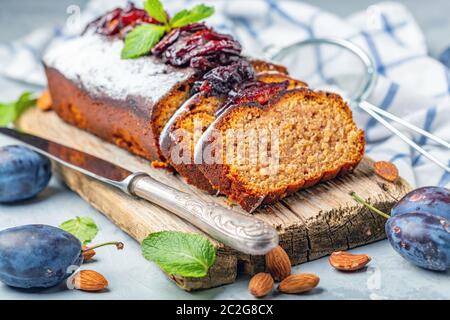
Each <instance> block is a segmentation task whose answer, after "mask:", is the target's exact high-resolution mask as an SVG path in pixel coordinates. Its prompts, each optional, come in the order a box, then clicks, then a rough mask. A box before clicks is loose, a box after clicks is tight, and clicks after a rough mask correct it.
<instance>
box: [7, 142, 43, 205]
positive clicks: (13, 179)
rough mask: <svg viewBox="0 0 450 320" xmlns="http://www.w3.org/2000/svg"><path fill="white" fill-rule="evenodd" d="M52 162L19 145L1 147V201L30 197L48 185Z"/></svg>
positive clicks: (15, 200)
mask: <svg viewBox="0 0 450 320" xmlns="http://www.w3.org/2000/svg"><path fill="white" fill-rule="evenodd" d="M51 176H52V171H51V162H50V160H49V159H47V158H46V157H44V156H42V155H40V154H38V153H37V152H34V151H32V150H31V149H29V148H26V147H24V146H19V145H10V146H5V147H2V148H0V203H11V202H17V201H21V200H26V199H30V198H32V197H34V196H36V195H37V194H38V193H40V192H41V191H42V190H44V188H45V187H46V186H47V185H48V182H49V181H50V178H51Z"/></svg>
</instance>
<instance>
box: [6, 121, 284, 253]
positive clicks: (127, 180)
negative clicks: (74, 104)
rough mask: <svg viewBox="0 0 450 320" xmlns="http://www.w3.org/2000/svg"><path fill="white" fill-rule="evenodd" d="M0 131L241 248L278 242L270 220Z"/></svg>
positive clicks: (253, 249) (262, 249)
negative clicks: (268, 221) (265, 220)
mask: <svg viewBox="0 0 450 320" xmlns="http://www.w3.org/2000/svg"><path fill="white" fill-rule="evenodd" d="M0 133H2V134H4V135H6V136H9V137H11V138H14V139H16V140H19V141H21V142H23V143H25V144H26V145H27V146H29V147H30V148H31V149H33V150H35V151H36V152H39V153H41V154H43V155H45V156H47V157H49V158H51V159H53V160H55V161H56V162H58V163H61V164H62V165H64V166H66V167H68V168H70V169H73V170H76V171H78V172H81V173H83V174H85V175H87V176H89V177H91V178H93V179H96V180H99V181H101V182H103V183H105V184H107V185H110V186H113V187H115V188H117V189H119V190H122V191H123V192H125V193H127V194H129V195H131V196H135V197H138V198H142V199H145V200H147V201H150V202H152V203H154V204H157V205H159V206H160V207H163V208H165V209H167V210H169V211H170V212H173V213H175V214H176V215H177V216H179V217H180V218H182V219H184V220H186V221H188V222H190V223H191V224H193V225H194V226H196V227H197V228H199V229H200V230H202V231H204V232H205V233H207V234H209V235H210V236H211V237H212V238H214V239H216V240H218V241H220V242H222V243H223V244H225V245H227V246H229V247H231V248H233V249H236V250H238V251H240V252H243V253H247V254H253V255H262V254H266V253H267V252H269V251H270V250H271V249H273V248H275V247H276V246H277V245H278V233H277V231H276V230H275V229H274V228H273V227H272V226H271V225H269V224H267V223H266V222H264V221H261V220H259V219H257V218H255V217H254V216H247V215H244V214H242V213H240V212H237V211H235V210H232V209H228V208H225V207H223V206H221V205H218V204H216V203H214V202H206V201H203V200H201V199H199V198H197V197H195V196H193V195H191V194H188V193H185V192H182V191H179V190H176V189H174V188H172V187H169V186H167V185H165V184H163V183H161V182H159V181H157V180H155V179H153V178H152V177H150V176H149V175H148V174H146V173H143V172H130V171H128V170H126V169H124V168H122V167H120V166H117V165H115V164H113V163H110V162H108V161H105V160H102V159H100V158H97V157H94V156H92V155H90V154H87V153H85V152H82V151H79V150H75V149H72V148H69V147H66V146H63V145H61V144H58V143H55V142H52V141H49V140H46V139H43V138H40V137H37V136H34V135H30V134H26V133H21V132H18V131H16V130H12V129H8V128H0Z"/></svg>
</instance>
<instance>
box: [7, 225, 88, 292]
mask: <svg viewBox="0 0 450 320" xmlns="http://www.w3.org/2000/svg"><path fill="white" fill-rule="evenodd" d="M82 262H83V255H82V251H81V242H80V241H79V240H78V239H77V238H75V237H74V236H73V235H72V234H70V233H68V232H66V231H64V230H62V229H59V228H55V227H52V226H48V225H41V224H34V225H24V226H20V227H14V228H9V229H6V230H3V231H0V280H1V281H2V282H4V283H5V284H7V285H9V286H12V287H17V288H48V287H52V286H55V285H57V284H59V283H60V282H61V281H63V280H64V279H66V278H67V277H69V276H70V275H71V273H72V272H73V271H75V270H76V269H77V267H78V266H80V265H81V263H82Z"/></svg>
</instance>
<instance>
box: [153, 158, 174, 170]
mask: <svg viewBox="0 0 450 320" xmlns="http://www.w3.org/2000/svg"><path fill="white" fill-rule="evenodd" d="M151 166H152V168H155V169H164V170H167V171H169V172H175V171H174V170H173V167H172V166H171V165H170V164H168V163H167V162H164V161H159V160H154V161H152V162H151Z"/></svg>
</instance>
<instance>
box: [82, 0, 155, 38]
mask: <svg viewBox="0 0 450 320" xmlns="http://www.w3.org/2000/svg"><path fill="white" fill-rule="evenodd" d="M143 23H152V24H159V22H158V21H156V20H155V19H153V18H152V17H150V16H149V15H148V14H147V12H146V11H145V10H142V9H138V8H136V7H135V6H134V4H133V3H129V4H128V6H127V7H126V8H125V9H124V8H116V9H113V10H111V11H109V12H108V13H106V14H105V15H103V16H101V17H99V18H97V19H96V20H94V21H92V22H91V23H89V24H88V26H87V28H86V29H90V28H95V32H97V33H99V34H102V35H105V36H117V37H119V38H120V39H123V38H124V37H125V35H126V34H127V33H128V32H129V31H131V30H132V29H133V28H134V27H135V26H137V25H140V24H143Z"/></svg>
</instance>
